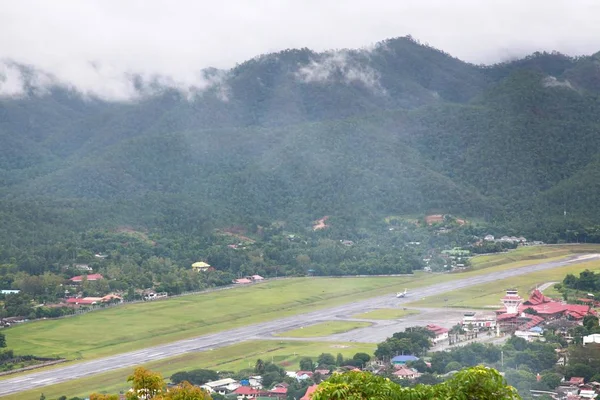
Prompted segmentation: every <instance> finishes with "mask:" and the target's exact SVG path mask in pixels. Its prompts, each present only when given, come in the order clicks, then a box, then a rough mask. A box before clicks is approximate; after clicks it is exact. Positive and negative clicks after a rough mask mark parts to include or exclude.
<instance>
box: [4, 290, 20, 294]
mask: <svg viewBox="0 0 600 400" xmlns="http://www.w3.org/2000/svg"><path fill="white" fill-rule="evenodd" d="M20 292H21V291H20V290H10V289H3V290H0V293H2V294H19V293H20Z"/></svg>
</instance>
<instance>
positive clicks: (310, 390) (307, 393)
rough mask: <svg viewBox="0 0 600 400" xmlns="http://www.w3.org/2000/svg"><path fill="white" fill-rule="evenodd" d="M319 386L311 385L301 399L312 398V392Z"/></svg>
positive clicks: (307, 399)
mask: <svg viewBox="0 0 600 400" xmlns="http://www.w3.org/2000/svg"><path fill="white" fill-rule="evenodd" d="M318 387H319V385H312V386H309V387H308V388H307V389H306V393H304V396H302V397H301V398H300V400H310V398H311V395H312V394H313V393H314V392H315V390H317V388H318Z"/></svg>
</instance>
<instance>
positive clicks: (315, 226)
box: [313, 215, 329, 231]
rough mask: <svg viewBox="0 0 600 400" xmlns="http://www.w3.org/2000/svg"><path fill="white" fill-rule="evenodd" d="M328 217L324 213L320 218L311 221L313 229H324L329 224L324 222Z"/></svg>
mask: <svg viewBox="0 0 600 400" xmlns="http://www.w3.org/2000/svg"><path fill="white" fill-rule="evenodd" d="M328 219H329V216H328V215H326V216H324V217H323V218H321V219H318V220H316V221H315V222H314V223H313V231H318V230H319V229H325V228H327V227H328V226H329V225H327V224H326V223H325V222H326V221H327V220H328Z"/></svg>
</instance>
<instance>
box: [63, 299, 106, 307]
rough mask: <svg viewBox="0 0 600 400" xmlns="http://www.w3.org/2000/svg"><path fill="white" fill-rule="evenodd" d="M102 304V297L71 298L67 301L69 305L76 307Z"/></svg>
mask: <svg viewBox="0 0 600 400" xmlns="http://www.w3.org/2000/svg"><path fill="white" fill-rule="evenodd" d="M100 303H102V297H83V298H76V297H71V298H69V299H67V304H75V305H81V306H85V305H92V304H100Z"/></svg>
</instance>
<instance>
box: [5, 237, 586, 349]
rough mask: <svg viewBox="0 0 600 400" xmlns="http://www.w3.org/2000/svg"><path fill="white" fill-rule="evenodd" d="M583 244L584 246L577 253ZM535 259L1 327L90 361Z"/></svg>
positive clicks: (14, 343)
mask: <svg viewBox="0 0 600 400" xmlns="http://www.w3.org/2000/svg"><path fill="white" fill-rule="evenodd" d="M579 248H582V247H579V246H570V247H569V249H571V252H577V251H578V250H577V249H579ZM586 250H587V248H582V250H581V251H586ZM527 251H532V250H529V249H528V250H527ZM540 251H541V252H542V253H543V252H545V251H548V252H551V253H552V252H554V249H553V248H552V247H550V246H544V247H542V248H541V250H540ZM590 251H591V250H590ZM552 254H555V253H552ZM559 258H560V257H553V258H545V259H544V260H545V261H550V260H554V259H559ZM536 260H537V259H535V260H520V261H517V262H512V263H508V264H503V265H495V266H489V267H486V268H485V269H482V268H478V269H474V270H472V271H466V272H461V273H457V274H443V275H440V274H425V273H416V274H414V275H413V276H408V277H362V278H296V279H285V280H277V281H270V282H266V283H263V284H260V285H253V286H248V287H241V288H236V289H232V290H225V291H219V292H212V293H204V294H199V295H193V296H184V297H178V298H173V299H168V300H164V301H157V302H149V303H138V304H130V305H125V306H120V307H114V308H111V309H108V310H103V311H98V312H92V313H89V314H85V315H81V316H77V317H72V318H65V319H59V320H45V321H35V322H31V323H27V324H23V325H17V326H15V327H12V328H9V329H5V330H3V333H5V334H6V338H7V342H8V343H9V346H10V347H11V348H12V349H14V351H15V353H17V354H19V353H20V354H35V355H37V356H48V357H63V358H67V359H71V360H79V359H92V358H97V357H103V356H108V355H112V354H117V353H122V352H126V351H131V350H136V349H140V348H145V347H149V346H155V345H159V344H162V343H168V342H173V341H176V340H180V339H186V338H190V337H194V336H199V335H203V334H208V333H213V332H218V331H222V330H226V329H230V328H235V327H241V326H245V325H248V324H252V323H257V322H262V321H267V320H272V319H276V318H281V317H285V316H290V315H294V314H299V313H305V312H310V311H314V310H317V309H321V308H325V307H332V306H336V305H340V304H344V303H349V302H354V301H357V300H362V299H366V298H369V297H375V296H380V295H384V294H387V293H394V292H395V291H397V290H399V289H400V288H408V289H409V290H410V289H415V288H418V287H422V286H426V285H432V284H436V283H439V282H444V281H450V280H454V279H461V278H466V277H469V276H476V275H480V274H485V273H490V272H493V271H503V270H507V269H514V268H519V267H522V266H526V265H530V264H535V263H536ZM546 281H547V280H546Z"/></svg>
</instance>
